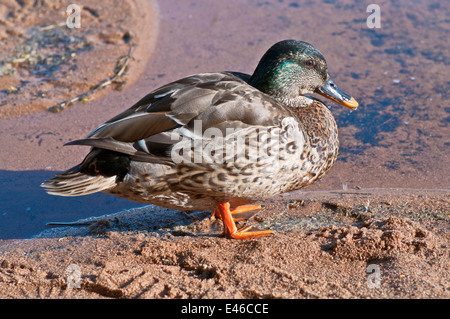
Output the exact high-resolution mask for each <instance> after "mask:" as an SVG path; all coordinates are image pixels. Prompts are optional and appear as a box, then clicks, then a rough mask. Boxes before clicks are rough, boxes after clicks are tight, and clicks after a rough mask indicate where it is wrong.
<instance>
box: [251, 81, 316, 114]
mask: <svg viewBox="0 0 450 319" xmlns="http://www.w3.org/2000/svg"><path fill="white" fill-rule="evenodd" d="M248 84H250V85H251V86H253V87H255V88H257V89H258V90H259V91H261V92H263V93H265V94H267V95H270V96H271V97H272V98H274V99H275V100H277V101H278V102H281V103H283V104H284V105H286V106H289V107H306V106H309V105H311V104H312V103H313V102H314V100H313V99H311V98H309V97H307V96H304V95H297V94H298V93H297V94H295V95H294V96H292V97H291V96H289V95H288V94H286V93H285V92H284V90H282V89H280V88H279V87H278V86H277V85H275V84H274V83H273V79H268V78H266V77H258V76H255V75H253V76H252V77H251V78H250V80H249V81H248Z"/></svg>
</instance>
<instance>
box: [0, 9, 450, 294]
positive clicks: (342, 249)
mask: <svg viewBox="0 0 450 319" xmlns="http://www.w3.org/2000/svg"><path fill="white" fill-rule="evenodd" d="M78 2H79V4H80V5H84V6H83V9H82V11H81V18H82V20H81V27H80V28H79V29H74V30H72V31H67V30H65V29H64V28H66V27H64V26H63V25H61V26H57V25H58V24H61V23H62V22H64V21H65V18H66V13H65V9H66V6H67V4H61V2H59V1H54V2H52V1H49V2H46V4H43V6H44V7H34V6H35V4H33V3H32V2H28V1H23V4H22V5H20V4H18V3H16V2H14V1H6V2H5V4H2V5H0V39H1V41H2V44H3V43H4V44H5V45H4V46H2V49H1V53H2V54H1V55H0V59H1V64H0V147H1V149H2V152H1V153H0V199H1V202H2V207H0V298H13V299H16V298H55V299H60V298H61V299H63V298H151V299H174V298H193V299H201V298H208V299H222V298H232V299H242V298H250V299H253V298H283V299H284V298H286V299H287V298H289V299H290V298H407V299H410V298H439V299H447V298H449V297H450V286H449V282H450V267H449V266H450V265H449V258H448V257H449V256H448V253H449V250H448V243H449V239H450V238H449V237H450V232H449V213H450V187H449V186H450V185H449V179H448V176H449V173H450V170H449V168H450V167H449V164H448V161H447V160H446V159H447V158H449V155H450V154H449V148H448V143H449V142H448V136H450V135H449V133H450V132H449V126H448V113H449V109H448V107H447V101H448V92H447V89H446V85H447V80H446V76H447V73H448V67H449V63H450V62H449V58H448V54H447V53H446V52H448V51H449V47H448V44H447V41H446V38H447V32H448V22H445V19H446V14H448V11H449V5H448V4H436V5H431V4H428V2H426V1H419V2H418V3H416V4H415V7H410V6H409V5H407V3H406V1H400V2H398V3H396V4H392V3H390V2H383V3H380V6H381V8H382V17H383V20H382V23H383V24H382V27H381V28H380V29H369V28H368V27H367V25H366V18H367V16H368V13H366V7H367V5H366V4H361V3H359V2H357V1H350V0H349V1H339V2H338V3H335V2H334V1H324V2H322V3H317V4H312V3H309V2H308V3H306V2H303V1H287V2H284V1H251V2H249V3H246V2H245V3H244V2H242V1H227V2H226V3H225V2H223V3H219V2H214V4H211V2H208V1H206V0H205V1H203V0H201V1H200V0H199V1H194V2H189V1H181V0H177V1H173V2H172V1H167V2H166V1H160V2H158V3H156V2H154V1H149V0H127V1H114V0H108V1H104V2H101V3H100V2H99V3H98V4H95V5H94V4H91V3H88V2H86V3H84V2H83V1H78ZM45 6H48V7H45ZM417 10H420V12H421V15H419V14H417ZM430 21H433V23H430ZM49 26H52V27H49ZM54 26H56V27H54ZM42 28H44V30H42ZM52 30H53V31H52ZM55 30H59V31H55ZM311 30H313V31H314V32H311ZM43 32H44V33H43ZM52 32H53V33H52ZM289 38H296V39H300V40H304V41H307V42H310V43H312V44H314V45H315V46H316V47H317V48H318V49H319V50H321V52H322V53H323V54H324V55H325V57H326V59H327V62H328V65H329V69H330V70H329V71H330V74H331V75H332V76H333V79H334V81H335V82H336V83H337V84H338V85H339V86H340V87H341V88H343V89H344V90H346V91H348V92H349V93H351V94H352V96H354V97H355V98H356V99H357V100H358V101H359V102H360V105H361V106H360V107H359V109H358V110H356V111H354V112H349V111H348V110H347V109H344V108H342V107H339V106H337V105H335V104H333V103H332V102H329V104H330V105H331V110H332V111H333V113H334V115H335V117H336V121H337V124H338V126H339V137H340V145H341V149H340V155H339V158H338V161H337V163H336V164H335V166H334V167H333V168H332V169H331V171H330V172H329V173H328V175H327V176H325V177H324V178H323V179H322V180H321V181H320V182H318V183H316V184H315V185H313V186H311V187H308V188H306V189H304V190H301V191H297V192H294V193H289V194H284V195H281V196H278V197H275V198H271V199H267V200H266V201H264V203H263V204H264V205H265V208H264V209H263V210H261V211H260V212H259V213H258V214H256V215H255V216H253V217H252V218H251V219H250V220H249V221H247V223H248V224H252V225H255V227H258V228H261V229H273V230H275V231H276V232H275V234H274V235H273V236H270V237H265V238H259V239H254V240H247V241H237V240H229V239H225V238H222V237H220V236H219V235H220V234H221V231H222V228H221V227H222V226H221V222H220V221H218V220H216V219H215V218H213V217H211V214H210V212H193V213H187V212H183V211H174V210H168V209H163V208H159V207H156V206H143V205H141V204H138V203H134V202H131V201H127V200H123V199H119V198H115V197H113V196H110V195H105V194H99V195H92V196H87V197H83V198H57V197H54V196H50V195H47V194H46V193H45V192H44V190H42V188H40V187H39V185H40V183H41V182H42V181H44V180H45V179H47V178H50V177H52V176H53V175H54V174H55V173H57V172H59V171H62V170H65V169H67V168H69V167H72V166H74V165H76V164H78V163H79V162H80V161H81V160H82V159H83V158H84V156H85V155H86V153H87V149H86V148H85V147H81V146H80V147H79V146H71V147H69V146H68V147H63V144H64V143H67V142H69V141H71V140H75V139H79V138H82V137H84V136H85V135H86V134H87V133H89V132H90V131H92V130H93V129H95V128H96V127H97V126H98V125H100V124H101V123H103V122H104V121H105V120H107V119H109V118H111V117H112V116H114V115H116V114H117V113H119V112H121V111H122V110H124V109H126V108H127V107H129V106H131V105H132V104H133V103H135V102H136V101H137V100H139V99H140V98H141V97H143V96H144V95H145V94H147V93H148V92H150V91H151V90H153V89H155V88H157V87H159V86H162V85H164V84H166V83H168V82H170V81H173V80H177V79H179V78H181V77H184V76H187V75H190V74H194V73H200V72H207V71H218V70H233V71H239V72H245V73H252V72H253V69H254V67H255V66H256V64H257V62H258V60H259V58H260V57H261V55H262V54H263V53H264V52H265V50H266V49H267V48H268V47H270V45H272V44H273V43H275V42H277V41H279V40H282V39H289ZM51 39H57V41H59V42H61V43H62V45H60V46H56V45H55V46H52V45H49V44H48V43H51V42H45V41H51ZM444 40H445V41H444ZM55 41H56V40H55ZM59 42H58V43H59ZM45 43H47V44H45ZM130 48H132V49H131V51H130ZM52 50H53V51H52ZM125 59H127V61H128V62H127V65H126V67H124V68H123V73H122V72H120V74H119V69H120V68H121V66H123V63H124V61H125ZM44 71H45V72H44ZM2 72H3V73H2ZM36 72H37V73H36ZM39 72H40V73H39ZM118 74H119V75H118ZM108 80H109V81H110V82H111V83H108V84H107V85H104V86H103V87H101V88H100V89H96V87H97V88H98V85H99V84H102V83H106V81H108ZM77 96H78V97H80V98H79V99H78V100H76V101H75V102H73V103H66V104H61V103H62V102H64V101H70V100H73V99H74V98H76V97H77ZM55 105H60V106H61V105H63V106H64V107H63V108H61V109H58V111H59V112H51V111H49V108H51V107H54V106H55ZM53 110H55V109H53ZM51 222H53V223H55V222H56V223H57V222H63V223H72V225H71V226H64V227H56V225H55V224H53V226H55V227H47V226H46V224H47V223H51ZM242 225H243V224H242Z"/></svg>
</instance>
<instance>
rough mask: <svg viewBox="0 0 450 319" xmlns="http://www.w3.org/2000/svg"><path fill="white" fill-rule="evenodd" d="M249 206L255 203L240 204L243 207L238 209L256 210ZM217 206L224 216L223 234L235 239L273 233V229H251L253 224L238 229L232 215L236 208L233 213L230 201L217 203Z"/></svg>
mask: <svg viewBox="0 0 450 319" xmlns="http://www.w3.org/2000/svg"><path fill="white" fill-rule="evenodd" d="M249 206H253V205H246V206H240V207H243V208H241V209H238V211H239V212H243V211H242V209H244V212H246V211H249V210H254V208H253V209H246V208H247V207H249ZM217 208H218V211H219V214H220V216H221V217H222V221H223V227H224V231H223V234H224V236H225V237H228V238H235V239H251V238H257V237H264V236H268V235H270V234H272V233H273V230H261V231H249V230H250V228H251V226H247V227H244V228H241V229H239V230H238V229H237V227H236V224H235V222H234V219H233V216H232V214H233V213H235V211H236V210H233V213H232V212H231V211H230V203H217ZM238 208H239V207H238Z"/></svg>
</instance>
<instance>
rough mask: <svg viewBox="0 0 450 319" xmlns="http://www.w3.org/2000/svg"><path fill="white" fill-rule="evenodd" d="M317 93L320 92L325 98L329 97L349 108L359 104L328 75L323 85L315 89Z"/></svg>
mask: <svg viewBox="0 0 450 319" xmlns="http://www.w3.org/2000/svg"><path fill="white" fill-rule="evenodd" d="M315 92H316V93H317V94H320V95H322V96H324V97H326V98H327V99H330V100H332V101H334V102H336V103H338V104H340V105H343V106H346V107H348V108H351V109H355V108H357V107H358V106H359V104H358V102H356V100H355V99H354V98H353V97H351V96H350V94H348V93H346V92H344V91H343V90H341V89H340V88H339V87H338V86H337V85H336V84H335V83H334V82H333V80H331V78H330V77H328V80H327V82H325V85H324V86H322V87H320V88H318V89H317V90H316V91H315Z"/></svg>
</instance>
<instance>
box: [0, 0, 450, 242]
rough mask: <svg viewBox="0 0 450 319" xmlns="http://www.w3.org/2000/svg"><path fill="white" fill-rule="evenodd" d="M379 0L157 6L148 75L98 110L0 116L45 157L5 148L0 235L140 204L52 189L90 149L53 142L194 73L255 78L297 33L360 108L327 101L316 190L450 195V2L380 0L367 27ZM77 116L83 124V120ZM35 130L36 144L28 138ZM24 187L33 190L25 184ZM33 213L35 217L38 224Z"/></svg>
mask: <svg viewBox="0 0 450 319" xmlns="http://www.w3.org/2000/svg"><path fill="white" fill-rule="evenodd" d="M370 3H371V1H367V2H360V1H356V0H354V1H351V0H348V1H333V0H324V1H322V2H316V3H311V2H309V1H308V2H307V1H293V0H290V1H288V0H284V1H283V0H268V1H263V0H261V1H259V0H250V1H232V0H231V1H226V2H223V3H219V2H214V4H211V2H210V1H206V0H204V1H181V0H178V1H160V2H159V7H160V32H159V37H158V41H157V43H156V48H155V51H154V53H153V55H152V56H151V59H150V61H149V63H148V65H147V66H146V71H145V73H144V75H143V76H141V78H140V80H139V81H138V82H136V83H135V84H133V85H132V86H131V87H129V88H128V90H125V91H124V92H121V93H111V94H110V96H109V97H108V96H107V97H105V98H102V99H100V100H97V101H93V102H92V103H89V111H87V110H86V107H87V106H83V105H75V106H73V107H72V108H71V109H70V110H66V111H64V112H63V113H62V115H58V116H55V115H54V114H51V113H38V114H34V115H29V116H25V117H21V119H17V118H11V119H7V120H0V131H1V135H2V136H3V138H2V139H0V146H2V144H4V145H6V142H5V141H6V139H8V140H11V139H16V140H17V143H18V144H19V145H17V147H18V148H29V149H30V150H31V152H40V153H41V155H42V154H44V153H45V155H43V156H42V158H40V159H39V160H36V161H26V160H22V161H21V160H17V158H15V157H14V156H5V153H3V152H4V151H2V153H3V156H2V158H1V161H0V163H1V164H0V170H1V171H0V172H1V173H0V174H1V178H0V183H1V188H2V191H1V192H0V196H1V197H2V199H1V201H2V207H1V208H0V238H23V237H28V236H31V235H32V234H35V233H36V232H38V231H39V230H42V229H43V228H44V225H45V223H46V222H48V221H55V220H61V221H62V220H66V221H67V220H75V219H78V218H83V217H88V216H92V215H101V214H105V213H112V212H114V211H117V210H118V209H122V207H123V208H125V207H133V206H138V204H136V203H133V202H128V201H121V200H119V199H116V198H115V197H112V196H107V195H105V196H107V197H103V199H101V200H100V199H98V197H88V198H83V199H80V200H75V201H74V199H64V200H62V199H56V198H53V197H51V196H49V195H46V194H43V193H42V192H43V191H42V190H41V189H40V188H39V184H40V181H41V179H42V180H43V178H41V177H44V175H45V177H50V176H51V175H52V174H53V173H55V172H54V171H53V172H48V171H43V170H44V168H45V167H47V166H51V167H52V170H63V169H67V168H68V167H70V166H71V165H74V164H76V163H77V162H78V161H80V160H81V159H82V157H83V156H84V154H85V153H86V149H81V148H80V149H79V150H78V149H76V150H62V149H60V148H59V147H57V148H55V146H47V145H46V141H49V142H50V141H52V142H54V140H55V139H59V140H60V141H59V145H62V144H63V142H67V141H68V140H70V139H75V138H81V137H83V136H84V135H85V134H87V133H88V132H89V131H91V130H92V129H94V128H95V127H96V126H98V125H99V124H100V123H101V122H103V121H104V120H106V119H108V118H110V117H111V116H113V115H115V114H117V113H118V112H120V111H121V110H123V109H124V108H126V107H128V106H129V105H131V104H132V103H134V102H135V101H136V100H138V99H139V98H140V97H142V96H144V95H145V94H146V93H148V92H149V91H150V90H151V89H154V88H156V87H158V86H161V85H163V84H165V83H167V82H169V81H172V80H176V79H179V78H181V77H184V76H186V75H189V74H193V73H199V72H207V71H217V70H233V71H240V72H246V73H251V72H252V71H253V69H254V67H255V66H256V64H257V62H258V60H259V58H260V57H261V56H262V54H263V53H264V52H265V50H266V49H267V48H268V47H270V46H271V45H272V44H273V43H275V42H277V41H279V40H283V39H288V38H295V39H298V40H303V41H306V42H309V43H311V44H313V45H314V46H315V47H317V48H318V49H319V50H320V51H321V52H322V53H323V54H324V56H325V58H326V59H327V62H328V66H329V71H330V74H331V76H332V77H333V79H334V81H335V82H336V84H337V85H338V86H340V87H341V88H342V89H343V90H345V91H346V92H348V93H350V94H351V95H352V96H353V97H355V98H356V99H357V101H358V102H359V103H360V107H359V108H358V110H356V111H353V112H350V111H349V110H348V109H346V108H343V107H340V106H336V105H335V104H333V103H332V102H329V103H328V104H330V105H331V109H332V111H333V113H334V114H335V117H336V121H337V123H338V126H339V134H340V145H341V148H340V156H339V159H338V162H337V163H336V165H335V167H334V168H332V170H331V171H330V173H329V174H328V175H327V176H326V177H325V178H324V179H323V180H322V181H320V182H319V183H317V184H316V185H314V186H312V187H311V188H309V189H308V190H320V189H337V188H339V189H342V188H343V187H344V188H347V189H353V188H355V187H356V188H373V187H377V188H390V187H396V188H424V189H425V188H439V189H449V188H450V187H449V186H450V185H449V177H448V176H449V175H450V174H449V173H450V170H449V168H450V166H449V162H448V158H449V155H450V154H449V146H450V140H449V136H450V134H449V133H450V130H449V120H450V114H449V113H450V106H449V105H448V97H449V96H448V86H449V85H448V84H449V81H448V79H447V74H448V73H449V63H450V58H449V56H448V52H450V48H449V42H448V36H447V34H448V32H449V31H450V30H449V29H450V21H449V9H450V4H449V3H448V2H445V3H440V2H437V1H436V2H432V1H425V0H422V1H414V2H412V1H380V2H379V3H377V4H378V5H379V6H380V9H381V28H375V29H370V28H369V27H368V26H367V17H368V16H369V14H370V13H367V12H366V9H367V6H368V5H369V4H370ZM86 113H88V114H89V116H86ZM80 114H81V115H83V116H84V117H81V118H83V119H84V118H86V120H83V121H79V120H77V118H78V117H79V116H80ZM21 121H27V123H28V122H29V123H30V124H29V128H28V129H27V130H26V131H18V130H15V124H14V123H21ZM58 123H59V124H58ZM61 123H70V125H67V124H64V125H67V129H66V130H59V131H56V130H55V129H54V126H55V127H56V126H58V125H59V127H64V125H62V124H61ZM30 131H31V132H33V133H31V134H30ZM42 132H52V133H54V135H55V136H53V135H47V136H45V137H44V139H43V140H42V139H41V141H42V143H41V142H40V144H39V147H37V146H35V144H36V143H34V144H33V136H34V135H37V134H39V133H42ZM27 134H28V135H32V137H31V138H27ZM41 144H42V145H41ZM49 145H50V143H49ZM2 149H3V150H4V148H2ZM10 151H14V150H10ZM21 154H22V153H21ZM24 154H25V155H24V156H27V155H26V154H27V152H25V153H24ZM31 154H33V153H31ZM28 156H29V155H28ZM68 157H69V158H70V160H69V162H70V163H71V164H70V165H68V164H67V163H66V162H67V161H68V160H67V158H68ZM58 158H59V160H58ZM22 162H24V164H22ZM25 162H26V163H25ZM47 175H48V176H47ZM30 183H32V184H30ZM23 184H27V185H30V186H29V187H21V185H23ZM10 185H16V186H17V187H10ZM5 189H8V191H5ZM43 202H45V203H46V205H43V204H42V203H43ZM119 202H120V203H119ZM116 204H117V205H116ZM34 207H39V209H38V210H37V209H34ZM28 208H30V209H29V210H27V209H28ZM35 211H38V213H34V214H33V216H34V217H33V218H31V217H30V214H32V212H35ZM69 211H70V213H68V212H69ZM5 216H8V218H6V217H5ZM12 216H14V217H12Z"/></svg>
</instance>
